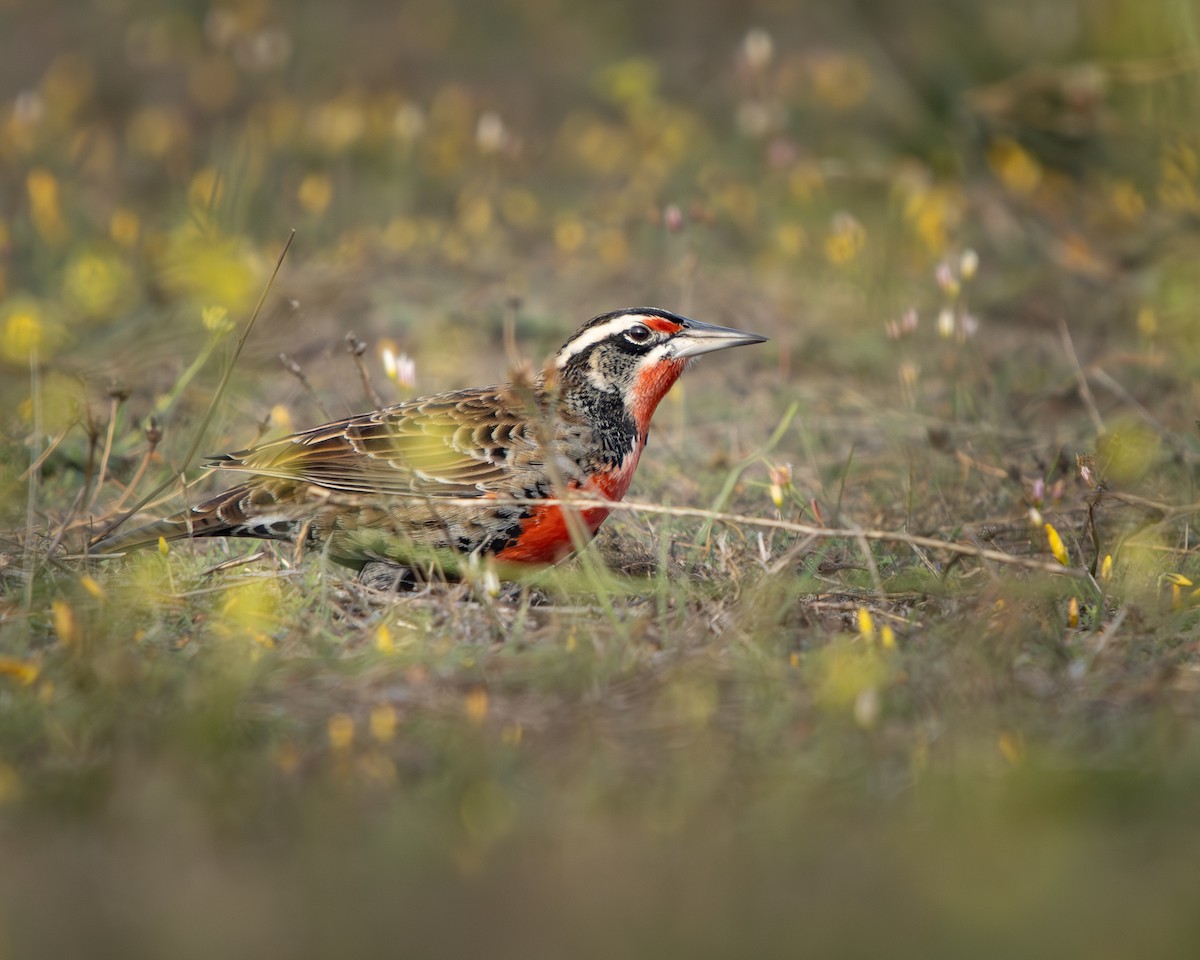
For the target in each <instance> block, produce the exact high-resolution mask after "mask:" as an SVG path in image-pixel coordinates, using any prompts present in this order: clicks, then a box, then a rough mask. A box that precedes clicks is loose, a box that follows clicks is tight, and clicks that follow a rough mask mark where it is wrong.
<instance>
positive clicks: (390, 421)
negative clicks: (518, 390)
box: [210, 388, 536, 497]
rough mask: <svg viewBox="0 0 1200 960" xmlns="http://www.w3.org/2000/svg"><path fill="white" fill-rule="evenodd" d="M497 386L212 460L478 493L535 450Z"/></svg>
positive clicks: (352, 487) (343, 481) (358, 485)
mask: <svg viewBox="0 0 1200 960" xmlns="http://www.w3.org/2000/svg"><path fill="white" fill-rule="evenodd" d="M518 404H519V401H513V400H512V399H511V398H510V397H509V396H508V394H506V393H501V392H500V391H499V390H497V389H495V388H482V389H476V390H461V391H458V392H457V393H451V394H442V395H439V396H436V397H429V398H425V399H419V400H412V401H410V402H408V403H402V404H398V405H397V406H394V407H388V408H386V409H384V410H377V411H375V412H373V413H366V414H361V415H359V416H355V417H348V418H347V419H345V420H338V421H335V422H334V423H329V424H325V425H323V426H320V427H315V428H313V429H311V430H305V431H303V432H302V433H297V434H293V435H292V436H290V437H284V438H283V439H281V440H275V441H272V442H271V443H266V444H263V445H262V446H260V447H255V448H253V449H250V450H242V451H239V452H237V453H233V454H229V455H228V456H225V457H218V458H215V459H214V460H213V461H211V464H210V465H211V466H215V467H219V468H222V469H227V470H239V471H242V472H245V473H251V474H255V475H257V476H260V477H279V478H282V479H287V480H298V481H302V482H304V483H309V484H313V485H314V486H318V487H323V488H325V489H327V490H330V491H333V492H336V493H349V494H363V495H372V496H389V495H390V496H401V495H405V494H413V493H418V494H421V495H422V496H443V497H462V496H479V495H482V494H483V493H484V492H485V490H484V488H485V487H486V486H487V485H489V484H495V483H499V482H501V481H503V480H504V479H505V478H506V477H507V476H508V475H509V473H510V472H511V469H512V465H513V464H514V463H516V462H517V461H518V460H520V461H525V462H528V461H529V459H530V455H531V453H533V452H534V451H535V450H536V441H535V440H534V438H533V436H532V431H528V432H527V427H528V418H527V417H526V415H525V413H524V408H523V406H518V408H517V409H515V410H514V409H513V407H514V406H517V405H518Z"/></svg>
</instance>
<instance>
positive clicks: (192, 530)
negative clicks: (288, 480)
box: [92, 484, 298, 553]
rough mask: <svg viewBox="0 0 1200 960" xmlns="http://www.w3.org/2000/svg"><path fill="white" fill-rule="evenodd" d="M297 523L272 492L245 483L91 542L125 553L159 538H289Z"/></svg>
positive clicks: (103, 549) (99, 547) (105, 549)
mask: <svg viewBox="0 0 1200 960" xmlns="http://www.w3.org/2000/svg"><path fill="white" fill-rule="evenodd" d="M264 501H265V502H264ZM264 507H266V508H268V509H264ZM271 507H274V509H270V508H271ZM297 525H298V524H297V519H296V517H295V516H294V515H291V514H287V513H281V512H280V511H279V508H278V506H277V504H276V500H275V497H274V495H273V492H272V491H270V490H268V489H264V487H263V486H262V485H258V484H254V485H251V484H243V485H242V486H240V487H234V488H233V489H231V490H226V491H225V492H224V493H222V494H220V495H219V496H217V497H214V498H213V499H212V500H208V501H206V502H204V503H202V504H200V505H198V506H195V507H192V508H191V509H190V510H185V511H183V512H181V513H177V514H175V515H174V516H171V517H167V518H166V519H165V520H159V521H157V522H155V523H151V524H147V525H146V526H143V527H138V528H137V529H134V530H129V531H127V532H124V533H115V534H113V535H112V536H109V537H103V538H102V539H100V540H98V541H97V542H95V543H94V544H92V550H93V552H97V553H124V552H125V551H127V550H137V549H139V548H142V547H148V546H152V545H154V544H156V543H158V541H159V539H160V538H161V539H163V540H182V539H184V538H187V537H257V538H259V539H268V540H290V539H292V537H293V535H294V534H295V531H296V529H297Z"/></svg>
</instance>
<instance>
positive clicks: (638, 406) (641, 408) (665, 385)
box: [629, 359, 688, 438]
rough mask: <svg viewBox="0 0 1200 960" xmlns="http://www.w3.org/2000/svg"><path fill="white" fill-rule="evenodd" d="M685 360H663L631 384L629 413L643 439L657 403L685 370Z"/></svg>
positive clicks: (648, 428)
mask: <svg viewBox="0 0 1200 960" xmlns="http://www.w3.org/2000/svg"><path fill="white" fill-rule="evenodd" d="M687 363H688V362H687V361H686V360H667V359H663V360H660V361H659V362H658V363H656V364H655V365H654V366H653V367H650V368H649V369H647V370H643V371H642V373H641V374H640V375H639V376H638V378H637V381H636V382H635V383H634V384H633V389H632V390H631V391H630V394H629V412H630V413H631V414H633V419H634V420H635V421H636V422H637V427H638V434H639V435H640V436H641V437H643V438H645V436H646V434H647V433H648V432H649V430H650V418H651V417H653V416H654V411H655V410H657V409H658V402H659V401H660V400H662V398H663V397H665V396H666V395H667V391H668V390H670V389H671V388H672V387H673V386H675V381H676V380H678V379H679V378H680V376H682V375H683V371H684V370H686V369H687Z"/></svg>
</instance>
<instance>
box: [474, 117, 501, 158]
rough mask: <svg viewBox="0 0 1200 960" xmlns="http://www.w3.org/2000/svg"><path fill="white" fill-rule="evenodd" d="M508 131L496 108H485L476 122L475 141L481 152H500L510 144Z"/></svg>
mask: <svg viewBox="0 0 1200 960" xmlns="http://www.w3.org/2000/svg"><path fill="white" fill-rule="evenodd" d="M508 139H509V138H508V131H507V130H506V129H505V127H504V121H503V120H501V119H500V114H498V113H496V111H494V110H485V111H484V112H483V113H481V114H480V115H479V121H478V123H476V124H475V143H476V145H477V146H478V147H479V152H480V153H485V154H493V153H499V152H500V151H501V150H503V149H504V148H505V147H506V146H507V145H508Z"/></svg>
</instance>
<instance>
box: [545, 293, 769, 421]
mask: <svg viewBox="0 0 1200 960" xmlns="http://www.w3.org/2000/svg"><path fill="white" fill-rule="evenodd" d="M766 339H767V338H766V337H761V336H759V335H758V334H756V333H747V332H746V331H744V330H735V329H733V328H732V327H718V326H716V325H714V324H711V323H701V322H700V321H699V320H689V319H688V318H687V317H681V316H678V315H677V314H674V313H670V312H668V311H666V310H660V309H658V308H657V307H635V308H633V309H629V310H616V311H614V312H612V313H605V314H602V315H600V316H598V317H596V318H595V319H593V320H589V321H588V322H587V323H585V324H584V325H583V326H582V327H580V328H579V330H578V331H576V333H575V335H574V336H573V337H571V339H570V340H568V341H567V342H566V343H565V344H563V346H562V349H560V350H559V351H558V353H556V354H555V355H554V357H553V359H552V360H551V366H552V367H553V368H554V375H555V379H556V380H557V381H558V382H560V383H561V384H562V385H563V387H565V388H566V389H572V388H583V389H593V390H599V391H604V392H612V393H616V394H619V395H620V396H621V397H622V399H623V400H624V402H625V407H626V409H628V410H629V412H630V413H631V414H632V415H633V417H634V419H635V420H636V421H637V422H638V426H639V427H640V428H642V429H643V430H644V429H645V428H646V427H647V426H648V425H649V420H650V417H651V415H653V413H654V410H655V408H656V407H657V406H658V402H659V401H660V400H661V399H662V398H663V396H664V395H665V394H666V392H667V391H668V390H670V389H671V387H672V386H673V385H674V383H675V381H676V380H678V379H679V376H680V374H682V373H683V371H684V370H686V369H687V367H688V364H689V363H690V362H691V361H692V360H693V359H694V358H696V357H699V356H700V355H701V354H705V353H711V352H713V351H714V350H724V349H726V348H727V347H739V346H742V345H744V344H750V343H762V342H763V341H764V340H766Z"/></svg>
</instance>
